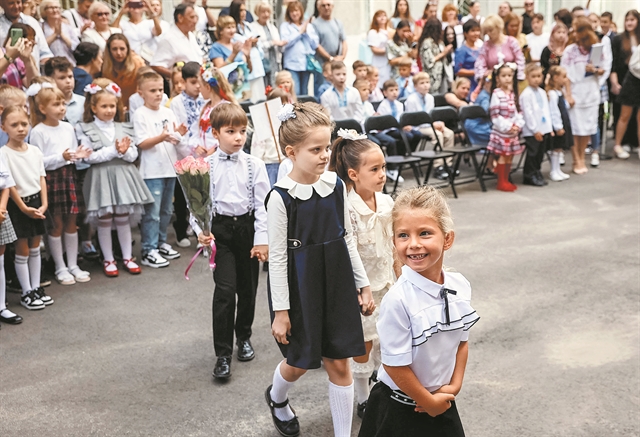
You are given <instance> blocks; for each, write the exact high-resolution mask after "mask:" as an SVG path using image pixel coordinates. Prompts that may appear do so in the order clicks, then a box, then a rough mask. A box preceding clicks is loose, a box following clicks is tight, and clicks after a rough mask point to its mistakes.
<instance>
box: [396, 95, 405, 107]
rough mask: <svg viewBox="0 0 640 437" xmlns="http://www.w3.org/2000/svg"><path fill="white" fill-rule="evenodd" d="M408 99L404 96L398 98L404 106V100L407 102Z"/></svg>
mask: <svg viewBox="0 0 640 437" xmlns="http://www.w3.org/2000/svg"><path fill="white" fill-rule="evenodd" d="M406 101H407V98H406V97H403V98H401V99H398V102H400V103H402V106H404V102H406Z"/></svg>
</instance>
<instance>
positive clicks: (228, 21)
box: [216, 15, 236, 39]
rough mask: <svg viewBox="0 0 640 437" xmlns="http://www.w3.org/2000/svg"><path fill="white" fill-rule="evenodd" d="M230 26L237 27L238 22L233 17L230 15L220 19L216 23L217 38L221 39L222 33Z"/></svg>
mask: <svg viewBox="0 0 640 437" xmlns="http://www.w3.org/2000/svg"><path fill="white" fill-rule="evenodd" d="M228 26H233V27H236V20H234V19H233V17H230V16H229V15H223V16H222V17H218V21H217V22H216V37H217V38H218V39H220V32H222V31H223V30H224V29H225V28H226V27H228Z"/></svg>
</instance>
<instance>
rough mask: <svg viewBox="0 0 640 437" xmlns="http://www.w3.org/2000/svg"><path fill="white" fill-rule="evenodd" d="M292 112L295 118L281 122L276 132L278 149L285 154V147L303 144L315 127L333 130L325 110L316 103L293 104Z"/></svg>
mask: <svg viewBox="0 0 640 437" xmlns="http://www.w3.org/2000/svg"><path fill="white" fill-rule="evenodd" d="M293 112H294V114H295V118H290V119H288V120H286V121H283V122H282V124H281V125H280V130H279V131H278V134H279V137H280V148H281V149H282V153H284V154H285V155H286V154H287V151H286V147H287V146H292V147H296V146H298V145H300V144H302V143H304V142H305V140H306V139H307V138H308V136H309V131H310V130H311V129H313V128H316V127H326V128H328V129H329V130H333V122H332V121H331V117H330V116H329V114H328V112H327V110H326V109H325V108H324V107H323V106H320V105H319V104H317V103H313V102H304V103H294V104H293Z"/></svg>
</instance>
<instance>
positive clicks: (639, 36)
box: [612, 9, 640, 64]
mask: <svg viewBox="0 0 640 437" xmlns="http://www.w3.org/2000/svg"><path fill="white" fill-rule="evenodd" d="M629 16H632V17H635V19H636V22H637V24H636V28H635V30H634V31H633V33H634V34H635V35H636V44H640V12H638V10H637V9H631V10H629V11H628V12H627V13H626V14H624V19H625V20H626V19H627V18H629ZM612 21H613V20H612ZM622 52H623V53H622V54H623V55H624V57H625V59H624V62H625V64H628V63H629V59H631V35H630V32H627V29H625V30H624V32H622Z"/></svg>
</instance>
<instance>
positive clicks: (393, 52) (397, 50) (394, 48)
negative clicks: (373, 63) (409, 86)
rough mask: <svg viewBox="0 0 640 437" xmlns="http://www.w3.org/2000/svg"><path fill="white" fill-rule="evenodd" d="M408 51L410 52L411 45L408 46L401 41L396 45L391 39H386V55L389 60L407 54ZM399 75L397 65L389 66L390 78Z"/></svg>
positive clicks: (395, 77)
mask: <svg viewBox="0 0 640 437" xmlns="http://www.w3.org/2000/svg"><path fill="white" fill-rule="evenodd" d="M409 53H411V47H409V45H408V44H407V43H406V42H404V41H403V42H401V43H400V44H399V45H398V44H396V43H395V41H394V40H393V39H390V40H389V41H387V57H388V58H389V60H390V61H391V60H393V59H395V58H400V57H402V56H409ZM399 77H400V73H399V72H398V67H397V66H395V65H393V66H391V78H392V79H394V80H395V79H398V78H399Z"/></svg>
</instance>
